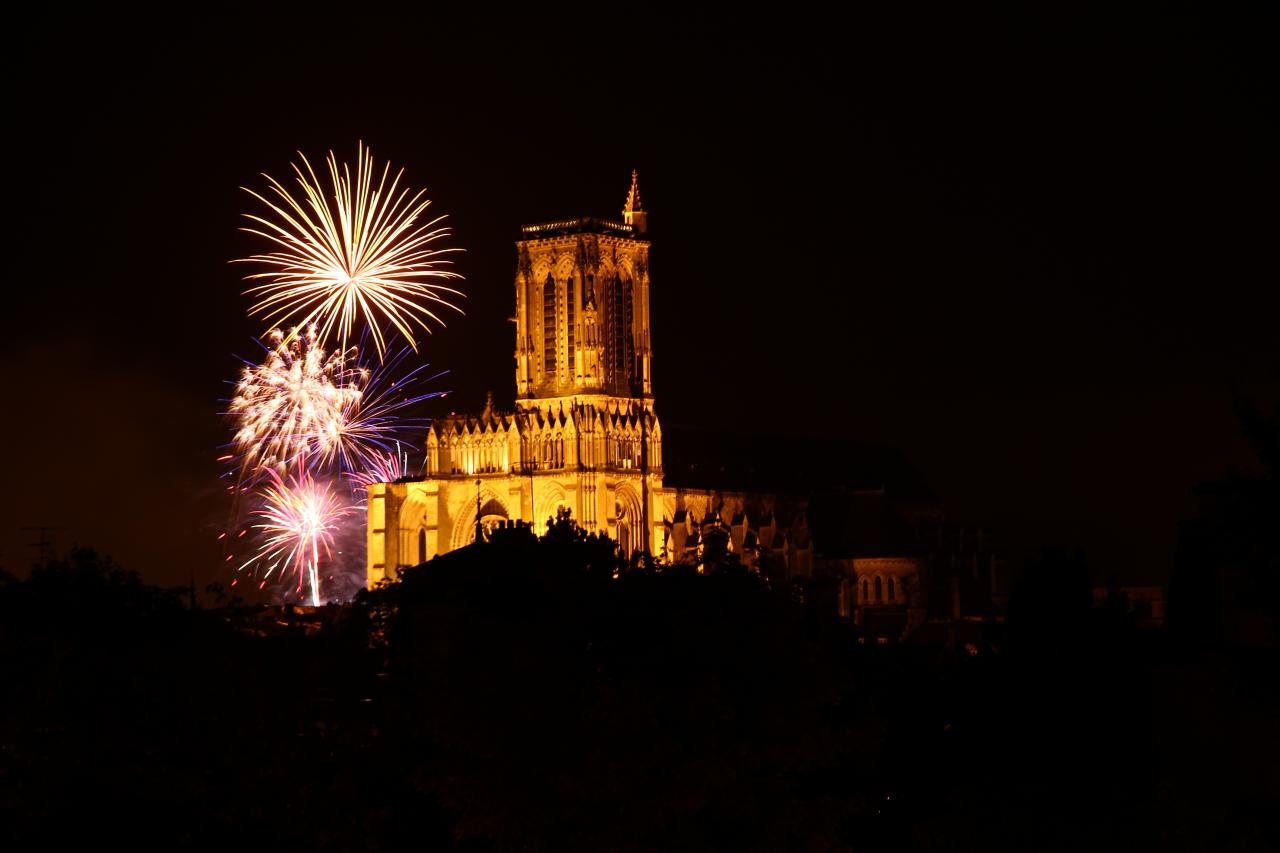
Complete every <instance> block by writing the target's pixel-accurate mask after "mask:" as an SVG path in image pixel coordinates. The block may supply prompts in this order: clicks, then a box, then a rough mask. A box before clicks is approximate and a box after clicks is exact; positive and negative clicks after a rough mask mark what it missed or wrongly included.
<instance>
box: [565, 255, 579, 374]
mask: <svg viewBox="0 0 1280 853" xmlns="http://www.w3.org/2000/svg"><path fill="white" fill-rule="evenodd" d="M577 301H578V295H577V294H576V293H575V292H574V286H573V276H569V278H568V280H567V281H565V283H564V319H565V332H566V335H567V337H566V343H568V345H569V347H568V350H567V352H568V355H567V356H566V359H565V362H566V366H567V367H568V368H569V378H570V379H572V378H573V365H574V352H573V348H574V337H573V324H574V321H575V320H577V307H578V306H577Z"/></svg>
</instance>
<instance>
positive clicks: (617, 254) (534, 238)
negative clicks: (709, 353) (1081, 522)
mask: <svg viewBox="0 0 1280 853" xmlns="http://www.w3.org/2000/svg"><path fill="white" fill-rule="evenodd" d="M646 234H647V222H646V213H645V211H644V208H643V206H642V204H641V201H640V193H639V188H638V186H637V183H636V178H635V175H634V173H633V174H632V182H631V189H630V192H629V193H628V195H627V201H626V205H625V207H624V208H623V211H622V219H621V221H609V220H602V219H592V218H584V219H573V220H565V221H560V222H549V223H545V224H540V225H528V226H525V227H523V228H522V229H521V238H520V239H519V240H518V241H517V242H516V257H517V263H516V274H515V306H516V316H515V326H516V346H515V380H516V400H515V407H514V410H512V411H498V410H495V409H494V407H493V401H492V398H490V400H489V402H488V403H487V404H486V406H485V409H484V411H483V412H481V413H479V414H475V415H452V416H450V417H447V418H440V419H437V420H436V421H434V422H433V423H432V425H431V427H430V429H429V432H428V434H427V437H426V442H425V448H424V449H425V451H426V460H425V464H424V472H423V475H422V476H421V477H416V478H408V479H406V480H404V481H401V482H396V483H384V484H376V485H373V486H371V487H370V488H369V527H368V582H369V584H370V585H373V584H376V583H377V582H378V581H380V580H382V579H384V578H394V577H396V576H398V575H399V573H400V571H401V570H402V569H404V568H406V567H409V566H414V565H418V564H420V563H423V562H426V561H427V560H430V559H431V558H432V557H434V556H436V555H438V554H444V553H447V552H449V551H452V550H454V549H457V548H461V547H464V546H466V545H468V544H470V543H472V542H474V541H475V540H476V537H477V535H479V536H487V535H488V533H489V531H490V530H492V529H493V528H495V527H498V526H502V525H507V524H514V523H516V522H523V523H526V524H531V525H532V526H533V527H534V529H535V530H539V529H541V528H543V526H544V525H545V524H546V523H547V522H548V521H549V520H550V519H552V518H554V517H555V516H556V514H557V512H559V511H560V510H568V511H569V512H570V513H571V514H572V517H573V519H574V520H575V521H576V522H577V523H578V524H580V525H581V526H582V527H584V528H586V529H587V530H588V531H590V532H602V533H605V534H607V535H608V536H609V537H610V538H612V539H613V540H615V541H616V542H618V544H619V549H620V551H621V553H622V554H624V555H628V556H631V555H635V554H636V553H644V552H648V553H650V554H653V555H654V556H655V557H656V558H657V559H659V560H660V561H662V562H666V563H674V562H692V563H701V562H703V561H704V558H706V554H707V553H708V552H726V553H731V554H733V555H734V556H735V557H736V559H738V560H740V561H741V562H742V564H743V565H745V566H747V567H748V568H751V569H753V570H756V571H759V572H760V573H761V574H762V575H764V576H766V577H768V578H771V579H772V578H782V579H791V578H795V577H804V578H809V579H812V581H813V584H812V588H813V589H815V590H818V589H827V590H829V592H830V595H831V599H832V600H831V601H830V607H831V610H832V611H835V612H838V613H839V615H840V616H842V617H845V618H848V619H852V620H853V621H855V622H856V623H857V624H858V625H859V626H860V627H863V628H864V629H866V630H867V631H869V632H870V635H873V636H880V637H885V636H906V635H907V634H909V633H911V632H912V631H914V630H915V629H916V628H917V627H919V626H920V625H922V624H924V623H925V622H926V621H927V620H936V619H937V618H945V619H951V620H954V619H958V618H960V617H961V616H962V615H963V613H964V612H968V611H971V610H973V609H974V607H977V608H979V609H980V608H981V607H984V606H985V602H989V601H990V600H991V593H992V591H993V590H994V589H995V586H994V577H995V572H994V563H993V562H992V560H991V557H990V555H989V554H987V553H986V552H985V551H984V550H983V549H982V548H981V547H979V549H978V551H981V552H982V555H980V554H978V553H977V552H974V553H969V550H971V549H969V550H966V549H965V548H964V547H963V546H961V547H959V548H951V547H949V546H948V547H946V548H944V547H943V538H942V533H941V532H940V531H941V527H939V524H940V519H941V515H940V513H939V512H938V511H937V508H936V505H935V504H934V503H932V502H930V501H931V499H926V500H925V501H924V502H923V503H921V502H920V501H914V502H913V501H912V500H906V501H901V500H899V499H898V498H897V497H895V496H894V495H893V494H890V493H889V492H886V490H885V488H884V486H883V483H885V482H887V481H889V480H893V479H895V476H894V475H893V474H892V473H891V472H892V470H898V471H899V472H900V471H901V469H902V468H903V467H909V466H905V461H903V463H902V464H899V465H897V466H896V467H895V466H892V465H890V466H888V467H885V466H883V465H882V464H881V462H883V460H882V459H877V458H868V459H860V460H855V461H856V462H857V464H856V465H855V467H856V468H859V469H860V470H859V471H854V470H850V469H845V470H841V469H840V462H841V460H846V459H849V458H851V457H850V448H849V447H844V446H818V443H817V442H815V441H812V440H808V441H806V444H807V445H809V447H810V449H811V450H812V451H813V454H812V455H813V456H814V458H815V459H816V460H817V465H818V466H819V468H818V469H817V470H808V471H802V470H799V469H798V468H797V464H798V455H797V454H796V453H794V452H790V453H786V454H784V455H783V456H780V457H778V458H777V459H773V460H772V461H773V462H775V463H778V464H777V465H775V467H780V468H781V469H782V470H784V471H785V472H787V473H789V474H791V475H793V476H791V482H790V483H789V484H784V483H782V482H780V481H774V482H771V483H767V482H763V481H762V482H759V483H757V484H756V485H755V486H750V487H748V488H746V489H743V490H740V491H731V490H726V489H725V488H724V487H725V486H727V485H728V484H729V482H730V481H732V480H733V477H734V475H733V474H732V473H728V471H729V468H731V467H733V465H734V463H735V461H737V462H742V461H746V462H747V463H748V466H749V470H758V469H759V468H760V467H761V466H764V467H767V463H769V462H770V460H769V459H768V458H762V457H761V456H760V454H759V446H758V445H756V446H752V447H750V448H743V447H734V446H733V445H732V438H731V437H729V436H720V435H717V436H713V437H712V438H711V441H710V443H709V444H704V445H702V446H700V447H698V446H692V445H690V444H689V443H688V436H684V438H685V443H683V444H682V443H681V442H675V443H673V444H672V446H671V447H670V448H669V449H670V450H671V451H672V464H671V466H670V467H669V468H668V469H667V470H666V471H665V472H664V458H663V430H662V426H661V424H660V423H659V420H658V416H657V413H656V411H655V409H654V402H653V392H652V381H651V374H650V367H651V358H652V351H651V348H650V329H649V294H650V280H649V241H648V239H647V236H646ZM680 435H681V434H680V433H679V432H677V433H673V434H672V436H671V437H672V438H676V437H678V436H680ZM770 446H775V447H777V446H780V445H779V444H776V443H775V444H772V445H770ZM691 448H692V450H693V452H692V454H688V453H686V455H685V456H684V457H683V458H679V454H678V453H677V452H676V451H682V450H683V451H688V450H690V449H691ZM792 450H793V451H794V448H792ZM726 451H727V458H726ZM717 456H718V457H719V460H718V461H717V459H716V458H715V457H717ZM722 463H723V464H722ZM664 474H665V475H666V476H667V478H668V482H667V483H664ZM868 476H870V477H871V478H872V479H873V480H876V481H877V482H879V483H881V485H880V486H879V487H873V488H871V489H870V490H865V489H860V487H859V486H858V485H857V482H858V481H859V480H864V481H865V480H866V479H867V478H868ZM708 479H715V480H721V481H722V482H708ZM747 479H748V480H749V479H750V477H747ZM820 481H825V488H827V489H828V491H827V492H826V493H825V495H823V494H820V493H819V492H820V490H821V489H822V488H824V483H823V482H820ZM815 490H818V491H815ZM851 490H852V491H851ZM898 492H899V493H900V494H904V495H907V496H910V495H911V494H917V495H918V494H920V493H919V492H918V491H917V492H912V491H911V490H910V489H907V490H905V492H904V491H903V490H898ZM811 521H814V522H816V525H815V528H814V530H815V531H818V532H819V534H820V538H821V539H822V540H823V543H824V544H823V545H822V547H821V548H817V547H815V545H814V538H815V536H814V531H811V528H810V523H811ZM819 528H821V530H819ZM925 536H927V537H928V538H934V539H936V542H935V543H934V544H932V545H925V544H922V543H923V541H924V540H923V538H922V537H925ZM960 541H961V542H963V534H961V537H960ZM980 541H981V540H980V539H979V543H980ZM961 552H964V555H963V556H964V559H962V560H960V561H959V562H957V556H958V555H960V554H961ZM983 555H985V556H983ZM980 557H981V558H982V559H983V560H985V562H982V563H981V564H980V562H979V558H980ZM963 567H968V568H967V570H965V571H961V570H960V569H961V568H963ZM970 576H971V577H970ZM983 577H986V578H988V579H989V581H990V582H988V581H985V580H984V581H982V583H980V584H979V586H981V587H982V589H981V590H979V591H978V592H979V593H980V594H978V595H977V596H976V598H975V597H974V596H973V595H972V594H970V592H968V590H969V587H971V586H974V584H977V583H978V582H979V580H980V579H981V578H983ZM962 593H963V594H962ZM966 598H974V600H975V601H977V604H976V605H974V607H970V606H967V605H965V603H964V600H965V599H966ZM935 611H936V612H935ZM877 625H879V626H880V627H876V626H877Z"/></svg>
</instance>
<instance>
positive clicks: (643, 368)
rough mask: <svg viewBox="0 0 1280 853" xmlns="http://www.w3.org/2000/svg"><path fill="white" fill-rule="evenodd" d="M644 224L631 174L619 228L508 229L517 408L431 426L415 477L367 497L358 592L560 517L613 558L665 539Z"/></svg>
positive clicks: (585, 223)
mask: <svg viewBox="0 0 1280 853" xmlns="http://www.w3.org/2000/svg"><path fill="white" fill-rule="evenodd" d="M646 227H647V222H646V214H645V210H644V207H643V205H642V204H641V202H640V189H639V184H638V182H637V178H636V174H635V172H632V174H631V189H630V191H629V192H628V194H627V201H626V204H625V206H624V207H623V210H622V221H614V220H607V219H595V218H582V219H569V220H563V221H560V222H548V223H544V224H540V225H526V226H524V227H523V228H521V229H520V239H519V240H517V241H516V254H517V265H516V276H515V282H516V288H515V289H516V293H515V297H516V348H515V359H516V410H515V411H514V412H500V411H496V410H495V409H494V408H493V406H492V404H491V403H490V404H489V405H486V406H485V409H484V411H483V412H482V413H481V414H479V415H450V416H449V417H444V418H437V419H436V420H434V421H433V422H432V424H431V427H430V429H429V430H428V433H427V437H426V442H425V446H424V450H425V451H426V459H425V463H424V466H423V473H422V475H421V476H418V477H412V478H403V479H402V480H401V481H398V482H396V483H376V484H374V485H371V486H370V487H369V534H368V536H369V538H368V543H369V549H368V572H369V583H370V584H374V583H377V582H378V581H379V580H381V579H384V578H391V577H395V576H396V575H397V574H398V573H399V570H400V569H401V568H402V567H404V566H411V565H416V564H417V563H420V562H424V561H426V560H428V559H430V558H431V557H433V556H435V555H437V554H443V553H446V552H448V551H451V550H454V549H456V548H461V547H464V546H465V545H467V544H469V543H471V542H473V541H475V540H476V539H477V538H478V537H481V536H487V535H488V533H486V531H489V530H492V529H496V528H498V527H501V526H503V525H506V524H510V523H513V522H516V521H521V522H524V523H528V524H532V525H533V526H534V529H535V530H541V529H542V528H543V526H544V525H545V523H546V521H547V519H548V518H551V517H554V516H555V515H557V514H558V513H561V512H566V511H567V512H569V513H570V514H571V515H572V517H573V519H574V521H575V522H577V523H578V524H581V525H582V526H583V527H585V528H586V529H587V530H589V531H599V532H601V533H605V534H607V535H608V536H609V537H611V538H612V539H614V540H615V541H616V542H617V543H618V545H619V548H620V551H621V553H622V554H624V555H631V554H633V553H635V552H636V551H641V552H646V553H652V550H653V548H654V543H655V542H656V541H660V539H659V538H658V537H657V534H658V532H659V531H661V530H664V529H665V528H663V518H664V514H663V487H662V429H661V427H660V426H659V424H658V418H657V415H656V414H655V413H654V409H653V395H652V388H651V383H650V375H649V365H650V351H649V241H648V239H647V237H646Z"/></svg>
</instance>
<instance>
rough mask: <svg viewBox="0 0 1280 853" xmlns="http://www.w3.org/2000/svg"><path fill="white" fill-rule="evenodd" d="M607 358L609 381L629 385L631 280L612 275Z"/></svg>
mask: <svg viewBox="0 0 1280 853" xmlns="http://www.w3.org/2000/svg"><path fill="white" fill-rule="evenodd" d="M608 322H609V329H608V332H607V334H608V336H609V337H608V358H607V359H606V362H607V367H608V369H609V376H608V378H609V380H610V381H612V382H614V383H615V384H619V385H629V384H630V383H631V360H632V339H631V280H630V279H626V278H623V277H622V276H621V275H614V277H613V285H612V287H611V288H610V292H609V316H608Z"/></svg>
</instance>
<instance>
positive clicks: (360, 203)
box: [241, 143, 462, 358]
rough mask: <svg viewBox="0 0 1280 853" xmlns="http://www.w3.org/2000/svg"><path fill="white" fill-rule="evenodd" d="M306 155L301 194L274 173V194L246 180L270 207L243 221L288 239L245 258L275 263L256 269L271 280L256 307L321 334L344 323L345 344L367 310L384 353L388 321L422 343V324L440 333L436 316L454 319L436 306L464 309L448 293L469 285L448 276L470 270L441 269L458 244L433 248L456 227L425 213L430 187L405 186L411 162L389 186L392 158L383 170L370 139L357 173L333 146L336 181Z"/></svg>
mask: <svg viewBox="0 0 1280 853" xmlns="http://www.w3.org/2000/svg"><path fill="white" fill-rule="evenodd" d="M298 156H299V157H300V158H301V160H302V166H298V165H297V164H293V171H294V175H295V178H296V181H297V184H298V187H299V188H300V189H301V190H302V195H301V200H299V199H296V198H294V197H293V196H292V195H290V194H289V191H288V190H287V189H286V188H285V187H284V186H283V185H282V184H281V183H280V182H278V181H276V180H275V179H274V178H272V177H271V176H270V175H267V174H263V177H264V178H266V179H267V181H268V184H269V190H268V192H267V195H262V194H260V193H257V192H254V191H253V190H250V189H247V188H244V189H245V192H247V193H249V194H250V195H252V196H253V197H254V198H256V199H258V200H259V201H260V202H262V203H263V204H264V205H266V206H267V207H268V208H269V209H270V214H268V216H257V215H254V214H245V216H246V218H247V219H249V220H251V221H252V222H253V223H255V225H254V226H253V227H246V228H244V229H243V230H245V231H247V232H249V233H251V234H256V235H258V236H260V237H263V238H265V239H267V240H269V241H271V242H272V243H274V244H276V246H277V247H278V248H277V250H276V251H274V252H269V253H265V254H257V255H253V256H251V257H249V258H243V259H241V260H242V261H245V262H252V263H261V264H265V265H266V266H268V267H270V269H269V270H268V271H266V272H259V273H254V274H252V275H249V276H247V277H246V278H247V280H265V281H266V282H267V283H266V284H260V285H257V286H255V287H251V288H249V290H247V291H246V293H250V294H255V295H256V296H257V297H258V298H259V301H258V302H257V304H255V305H254V306H253V308H252V309H251V310H250V314H251V315H259V314H261V315H264V316H265V318H266V320H267V321H268V322H271V323H274V322H277V321H280V322H289V321H292V322H297V323H298V324H299V325H302V326H306V325H308V324H310V323H312V322H315V323H317V324H319V328H320V340H321V341H324V340H326V339H327V338H328V336H329V334H330V332H331V331H333V330H334V329H335V328H336V330H337V332H338V336H339V339H340V341H341V347H342V348H343V349H345V348H346V346H347V341H348V340H349V339H350V338H351V337H352V336H353V329H354V326H355V323H356V320H357V318H358V317H361V316H363V318H364V320H365V322H366V324H367V327H368V331H369V334H370V335H371V336H372V337H373V341H374V344H375V347H376V349H377V352H378V356H379V358H381V357H382V356H383V354H384V353H385V350H386V342H385V338H384V335H383V330H382V328H381V327H380V321H383V320H385V321H386V322H388V323H390V325H391V327H393V328H394V329H395V330H396V331H398V332H399V333H400V334H402V335H404V337H405V340H406V341H408V343H409V346H410V347H412V348H413V349H414V350H415V351H416V350H417V342H416V340H415V338H414V332H415V326H416V327H418V328H420V329H421V330H423V331H426V332H430V331H431V329H430V328H429V326H428V325H427V321H428V320H430V321H432V322H436V323H439V324H440V325H444V322H443V321H442V320H441V319H440V317H439V316H438V315H437V314H436V313H434V312H433V311H432V310H431V306H446V307H448V308H451V309H453V310H455V311H459V310H460V309H458V308H457V307H456V306H455V305H453V304H452V303H450V302H449V301H448V297H452V296H461V295H462V294H461V293H460V292H459V291H457V290H455V289H453V288H451V287H448V286H446V285H445V284H443V282H445V281H447V280H449V279H454V278H460V276H458V275H457V274H456V273H453V272H449V271H447V270H443V269H439V266H440V265H441V264H445V263H447V260H445V259H443V258H442V257H441V256H442V255H444V254H446V253H448V252H450V251H454V250H450V249H432V248H430V244H431V243H433V242H434V241H435V240H437V239H438V238H440V237H443V236H446V235H447V234H448V233H449V232H448V229H446V228H441V227H437V226H438V225H439V223H440V221H441V218H436V219H432V220H430V221H425V220H424V221H421V222H420V221H419V220H421V219H423V214H424V213H425V212H426V209H427V206H428V205H430V203H431V202H430V200H428V199H426V198H424V197H423V191H421V190H420V191H418V192H416V193H415V192H412V191H411V190H409V189H408V188H402V187H401V186H400V178H401V175H403V174H404V172H403V170H401V171H399V172H397V173H396V175H395V177H394V178H392V179H391V182H390V185H388V183H387V179H388V177H389V176H390V173H391V165H390V164H389V163H388V164H386V165H385V166H384V167H383V169H382V172H381V176H378V174H377V169H376V168H375V166H374V163H373V156H372V155H371V154H370V153H369V150H368V149H367V148H365V147H364V144H363V143H361V144H360V145H359V147H358V149H357V157H356V172H355V178H354V180H353V178H352V176H351V169H350V167H349V166H348V165H347V164H345V163H344V164H342V165H339V164H338V161H337V158H336V157H334V154H333V152H332V151H330V152H329V156H328V158H327V160H326V164H327V166H328V172H329V181H328V184H329V188H328V189H327V188H326V187H325V186H324V184H323V183H322V182H321V180H320V179H319V178H318V177H317V176H316V173H315V171H314V170H313V169H312V168H311V164H310V162H308V161H307V158H306V157H305V156H304V155H303V154H302V153H301V152H299V154H298Z"/></svg>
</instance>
